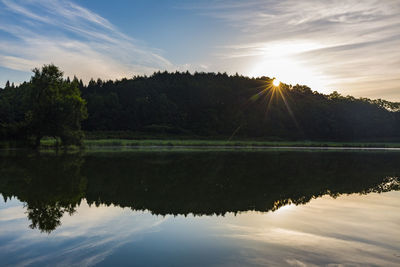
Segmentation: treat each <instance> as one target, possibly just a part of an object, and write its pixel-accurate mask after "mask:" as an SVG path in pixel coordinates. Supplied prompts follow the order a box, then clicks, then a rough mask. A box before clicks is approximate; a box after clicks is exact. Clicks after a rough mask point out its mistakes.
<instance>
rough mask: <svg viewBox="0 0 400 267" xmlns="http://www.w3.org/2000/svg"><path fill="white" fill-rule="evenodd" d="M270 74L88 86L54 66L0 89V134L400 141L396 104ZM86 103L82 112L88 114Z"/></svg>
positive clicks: (68, 138)
mask: <svg viewBox="0 0 400 267" xmlns="http://www.w3.org/2000/svg"><path fill="white" fill-rule="evenodd" d="M272 81H273V79H271V78H268V77H260V78H248V77H243V76H240V75H233V76H229V75H227V74H226V73H194V74H191V73H189V72H174V73H168V72H157V73H154V74H153V75H152V76H150V77H147V76H135V77H133V78H131V79H122V80H116V81H103V80H101V79H97V80H94V79H92V80H91V81H90V82H89V83H88V85H84V84H83V82H82V80H78V78H76V77H74V78H73V79H72V81H70V80H69V78H67V79H63V78H62V72H61V71H60V70H59V69H58V68H57V67H56V66H54V65H48V66H44V67H43V68H42V69H41V70H39V69H35V70H34V76H33V77H32V79H31V81H30V82H25V83H23V84H21V85H19V86H15V87H12V86H8V87H7V88H5V89H4V90H0V138H2V139H10V138H21V137H23V136H27V135H28V136H29V135H30V136H35V137H36V138H40V137H42V136H59V137H60V138H61V139H62V140H63V142H65V143H76V142H78V143H79V140H81V137H82V132H81V130H80V129H81V128H80V127H81V124H82V129H83V130H84V131H86V132H93V131H95V132H99V131H114V132H141V133H145V134H149V135H151V134H155V133H157V134H161V135H166V134H167V135H169V134H173V135H186V136H191V137H201V138H202V137H206V138H258V139H269V140H271V139H273V140H332V141H395V140H400V112H399V108H400V103H394V102H389V101H386V100H382V99H378V100H371V99H367V98H354V97H352V96H342V95H340V94H339V93H337V92H334V93H332V94H329V95H326V94H321V93H318V92H316V91H312V90H311V89H310V88H309V87H307V86H305V85H294V86H292V85H287V84H281V85H279V86H273V85H272ZM85 102H86V103H87V113H88V118H87V120H84V118H86V109H85Z"/></svg>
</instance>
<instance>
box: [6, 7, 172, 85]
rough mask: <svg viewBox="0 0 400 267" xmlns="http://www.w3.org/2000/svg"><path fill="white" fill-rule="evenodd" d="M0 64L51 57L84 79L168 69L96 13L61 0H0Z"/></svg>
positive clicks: (22, 64)
mask: <svg viewBox="0 0 400 267" xmlns="http://www.w3.org/2000/svg"><path fill="white" fill-rule="evenodd" d="M0 7H1V8H2V9H3V10H4V11H7V12H3V14H2V15H3V16H2V18H1V21H0V31H2V32H3V34H5V38H2V39H1V40H0V66H2V67H6V68H9V69H13V70H20V71H30V70H31V69H32V68H34V67H38V66H41V65H43V64H48V63H54V64H56V65H58V66H60V67H61V69H62V70H63V71H64V72H65V74H66V75H68V76H73V75H76V76H78V77H81V78H83V79H84V80H85V81H88V80H89V79H90V78H92V77H93V78H97V77H101V78H104V79H114V78H121V77H129V76H132V75H134V74H143V73H151V72H153V71H155V70H158V69H171V68H173V65H172V63H171V62H169V61H168V60H167V59H165V58H164V57H163V56H161V55H160V51H158V50H156V49H152V48H149V47H147V46H145V45H143V44H141V43H140V42H138V41H137V40H134V39H133V38H131V37H129V36H127V35H125V34H124V33H122V32H121V31H119V30H118V29H117V28H116V27H115V26H114V25H113V24H112V23H110V22H109V21H108V20H107V19H105V18H103V17H101V16H100V15H98V14H96V13H93V12H92V11H90V10H88V9H86V8H83V7H81V6H79V5H77V4H75V3H72V2H70V1H66V0H55V1H50V0H31V1H10V0H1V1H0Z"/></svg>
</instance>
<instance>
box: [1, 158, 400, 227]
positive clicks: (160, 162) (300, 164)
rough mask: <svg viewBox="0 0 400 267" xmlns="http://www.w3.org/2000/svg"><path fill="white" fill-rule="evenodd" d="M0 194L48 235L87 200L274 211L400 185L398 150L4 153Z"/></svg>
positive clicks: (181, 210) (174, 209) (169, 209)
mask: <svg viewBox="0 0 400 267" xmlns="http://www.w3.org/2000/svg"><path fill="white" fill-rule="evenodd" d="M0 157H1V158H0V193H1V194H2V195H3V197H4V200H5V202H7V201H9V200H10V199H12V198H13V197H15V198H17V199H18V200H20V201H21V202H23V203H25V205H26V213H27V217H28V219H29V220H30V222H31V223H30V227H31V228H37V229H40V231H42V232H47V233H50V232H51V231H53V230H54V229H56V228H57V227H58V226H60V224H61V218H62V216H63V215H64V214H65V213H68V214H70V215H73V214H74V212H75V210H76V208H77V207H78V206H79V205H80V204H81V202H82V200H85V201H87V203H88V204H89V205H96V206H99V205H101V204H104V205H106V206H109V205H113V206H119V207H127V208H130V209H132V210H149V211H150V212H151V213H152V214H157V215H163V216H165V215H168V214H171V215H185V216H187V215H188V214H193V215H196V216H197V215H214V214H215V215H224V214H226V213H227V212H232V213H237V212H242V211H262V212H266V211H275V210H277V209H278V208H280V207H282V206H285V205H288V204H295V205H298V204H305V203H307V202H309V201H310V200H311V199H313V198H316V197H320V196H323V195H325V194H328V195H330V196H333V197H337V196H339V195H340V194H351V193H360V194H366V193H371V192H378V193H381V192H388V191H391V190H399V188H400V187H399V180H398V178H397V177H398V176H399V175H400V155H399V154H397V153H394V152H379V153H378V152H293V151H292V152H280V151H269V152H243V151H240V152H232V151H231V152H198V151H197V152H190V153H189V152H162V153H156V152H138V151H137V152H121V153H86V154H62V155H54V154H52V153H42V154H26V153H19V152H8V153H7V154H4V153H3V154H2V155H1V156H0Z"/></svg>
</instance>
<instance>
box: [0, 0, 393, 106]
mask: <svg viewBox="0 0 400 267" xmlns="http://www.w3.org/2000/svg"><path fill="white" fill-rule="evenodd" d="M48 63H54V64H56V65H58V66H60V67H61V68H62V70H63V71H64V72H65V74H66V75H68V76H73V75H76V76H78V77H80V78H82V79H83V80H84V81H88V80H89V79H90V78H92V77H93V78H98V77H100V78H103V79H117V78H122V77H131V76H133V75H136V74H151V73H152V72H154V71H157V70H169V71H175V70H180V71H186V70H189V71H191V72H193V71H206V72H209V71H214V72H217V71H220V72H228V73H232V74H233V73H236V72H238V73H240V74H243V75H248V76H262V75H265V76H270V77H277V78H278V79H280V80H282V81H283V82H286V83H291V84H296V83H300V84H306V85H309V86H310V87H312V88H313V89H314V90H318V91H320V92H324V93H329V92H332V91H333V90H337V91H339V92H340V93H342V94H344V95H347V94H351V95H354V96H363V97H371V98H385V99H389V100H396V101H400V1H398V0H385V1H377V0H364V1H353V0H337V1H316V0H303V1H297V0H279V1H278V0H264V1H262V0H248V1H228V0H204V1H192V0H186V1H185V0H164V1H155V0H147V1H145V0H136V1H128V0H119V1H105V0H97V1H91V0H80V1H79V0H71V1H70V0H0V86H3V85H4V83H5V81H6V80H10V81H12V82H16V83H19V82H22V81H24V80H29V78H30V75H31V72H30V70H31V69H32V68H34V67H38V66H41V65H43V64H48Z"/></svg>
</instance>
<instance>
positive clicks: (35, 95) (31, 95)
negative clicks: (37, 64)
mask: <svg viewBox="0 0 400 267" xmlns="http://www.w3.org/2000/svg"><path fill="white" fill-rule="evenodd" d="M33 73H34V75H33V76H32V78H31V81H30V82H29V83H24V84H22V85H21V86H19V87H17V88H14V89H13V88H6V89H5V90H4V91H5V92H4V93H3V92H2V97H1V100H2V103H4V104H5V105H7V104H8V107H9V109H8V110H6V109H7V108H3V109H2V110H3V113H2V116H4V117H2V119H1V122H2V123H3V128H9V129H10V128H11V129H12V128H13V127H12V126H14V128H16V129H15V130H14V131H12V134H13V133H14V134H15V133H17V132H20V133H19V135H18V136H24V137H25V138H33V139H34V140H35V144H36V145H38V144H39V142H40V139H41V138H42V137H44V136H51V137H55V138H60V139H61V141H62V143H63V144H65V145H69V144H80V143H81V140H82V137H83V132H82V131H81V121H82V120H83V119H85V118H86V117H87V110H86V102H85V100H83V99H82V98H81V95H80V90H79V87H78V85H79V83H78V82H76V81H73V82H70V81H68V80H64V79H63V72H61V71H60V70H59V68H58V67H56V66H54V65H52V64H50V65H45V66H43V67H42V68H41V69H38V68H35V69H33ZM7 97H8V99H7ZM11 97H13V98H11ZM7 100H8V101H7ZM7 102H8V103H7ZM14 102H16V103H14ZM16 104H20V105H21V106H20V107H19V106H18V105H16ZM7 111H8V112H7ZM13 113H14V114H13ZM21 132H22V133H21Z"/></svg>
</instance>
